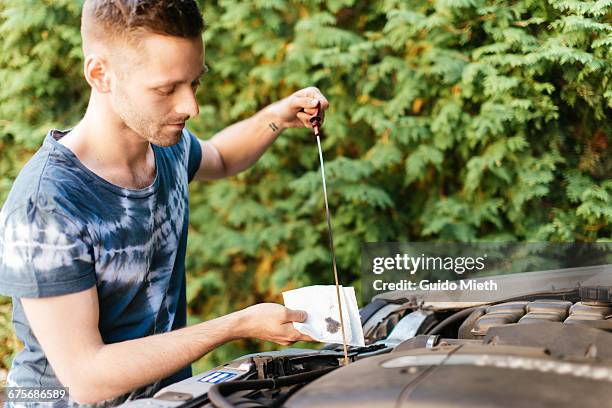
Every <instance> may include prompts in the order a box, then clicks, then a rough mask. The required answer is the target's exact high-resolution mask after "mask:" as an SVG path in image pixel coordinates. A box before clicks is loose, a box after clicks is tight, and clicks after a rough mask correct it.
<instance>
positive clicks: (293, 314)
mask: <svg viewBox="0 0 612 408" xmlns="http://www.w3.org/2000/svg"><path fill="white" fill-rule="evenodd" d="M202 30H203V20H202V16H201V14H200V12H199V10H198V8H197V5H196V4H195V2H194V1H142V0H141V1H128V0H115V1H110V0H106V1H105V0H88V1H86V2H85V4H84V8H83V14H82V21H81V32H82V37H83V50H84V56H85V61H84V74H85V78H86V80H87V82H88V83H89V85H90V86H91V97H90V100H89V105H88V107H87V111H86V113H85V115H84V117H83V119H82V120H81V121H80V123H78V124H77V125H76V126H75V127H74V128H73V129H72V130H70V131H68V132H64V131H59V130H51V131H50V132H49V134H48V135H47V137H46V139H45V141H44V144H43V146H42V147H41V148H40V150H39V151H38V152H37V153H36V154H35V155H34V156H33V158H32V159H31V160H30V161H29V162H28V164H27V165H26V166H25V167H24V169H23V170H22V171H21V173H20V175H19V176H18V178H17V180H16V181H15V184H14V185H13V188H12V190H11V193H10V195H9V197H8V199H7V201H6V203H5V204H4V207H3V208H2V212H1V213H0V254H1V255H0V256H1V258H0V292H2V293H4V294H7V295H10V296H12V297H13V304H14V316H13V322H14V325H15V330H16V333H17V335H18V336H19V338H20V339H21V340H22V341H23V342H24V344H25V349H24V350H22V351H21V352H20V353H19V354H18V355H17V356H16V358H15V360H14V362H13V366H12V368H11V371H10V373H9V376H8V385H9V386H33V387H54V386H55V387H57V386H61V385H63V386H66V387H69V391H70V399H71V400H70V401H68V400H64V401H60V402H59V403H57V404H56V405H57V406H65V405H70V404H74V403H75V402H76V403H80V404H94V403H95V404H97V405H99V406H102V405H107V406H110V405H116V404H117V403H119V402H121V401H124V400H125V399H128V398H129V399H132V398H136V397H141V396H148V395H152V394H153V393H154V392H155V391H156V390H158V389H159V388H161V387H162V386H165V385H167V384H170V383H172V382H174V381H178V380H181V379H184V378H187V377H189V376H190V375H191V371H190V363H191V362H193V361H194V360H197V359H198V358H200V357H201V356H202V355H204V354H205V353H207V352H208V351H210V350H212V349H213V348H215V347H217V346H219V345H221V344H223V343H225V342H227V341H230V340H233V339H240V338H259V339H263V340H267V341H273V342H276V343H279V344H283V345H287V344H291V343H292V342H294V341H297V340H308V339H309V338H308V337H306V336H303V335H301V334H300V333H299V332H297V331H296V330H295V329H293V326H292V322H293V321H303V320H304V319H305V318H306V315H305V312H303V311H293V310H289V309H286V308H285V307H283V306H281V305H277V304H259V305H255V306H251V307H249V308H247V309H244V310H241V311H238V312H235V313H232V314H229V315H227V316H223V317H220V318H217V319H214V320H211V321H207V322H203V323H200V324H197V325H194V326H190V327H185V324H186V300H185V273H184V258H185V245H186V239H187V227H188V191H187V184H188V182H189V181H190V180H191V179H192V178H194V177H195V178H199V179H215V178H220V177H225V176H230V175H233V174H236V173H238V172H240V171H242V170H244V169H246V168H248V167H249V166H251V165H252V164H253V163H255V161H256V160H257V159H258V158H259V157H260V156H261V155H262V154H263V152H264V151H265V150H266V148H267V147H268V146H269V145H270V144H271V143H272V142H273V141H274V140H275V139H276V138H277V137H278V136H279V134H280V133H281V132H282V130H283V129H285V128H288V127H301V126H309V124H308V119H309V118H310V117H311V116H312V115H313V114H314V113H315V112H316V106H317V104H320V105H321V107H322V109H323V110H324V109H325V108H327V106H328V103H327V100H326V99H325V97H324V96H323V95H322V94H321V93H320V92H319V91H318V90H317V89H316V88H307V89H304V90H301V91H298V92H296V93H294V94H293V95H291V96H289V97H287V98H286V99H283V100H281V101H279V102H276V103H274V104H272V105H270V106H268V107H266V108H265V109H263V110H262V111H260V112H258V113H257V114H256V115H254V116H253V117H251V118H249V119H246V120H244V121H242V122H239V123H236V124H234V125H232V126H230V127H228V128H226V129H224V130H223V131H221V132H220V133H218V134H217V135H215V136H214V137H213V138H212V139H211V140H210V141H201V140H198V139H197V138H196V137H195V136H193V135H192V134H191V133H189V132H188V131H187V130H186V129H185V127H184V126H185V122H186V121H187V120H188V119H189V118H191V117H195V116H197V115H198V103H197V101H196V97H195V91H196V88H197V87H198V84H199V78H200V76H201V75H202V73H203V72H204V69H203V67H204V65H203V62H204V47H203V44H202V40H201V32H202Z"/></svg>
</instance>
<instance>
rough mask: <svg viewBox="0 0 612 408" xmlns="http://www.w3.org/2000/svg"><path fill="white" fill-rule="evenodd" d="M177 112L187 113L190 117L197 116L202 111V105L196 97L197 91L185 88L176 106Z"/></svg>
mask: <svg viewBox="0 0 612 408" xmlns="http://www.w3.org/2000/svg"><path fill="white" fill-rule="evenodd" d="M175 110H176V113H178V114H180V115H187V116H189V117H190V118H195V117H196V116H198V114H199V113H200V106H199V105H198V100H197V99H196V95H195V91H194V90H193V89H191V88H189V89H185V90H184V91H183V92H182V94H181V96H180V99H179V104H178V105H177V107H176V109H175Z"/></svg>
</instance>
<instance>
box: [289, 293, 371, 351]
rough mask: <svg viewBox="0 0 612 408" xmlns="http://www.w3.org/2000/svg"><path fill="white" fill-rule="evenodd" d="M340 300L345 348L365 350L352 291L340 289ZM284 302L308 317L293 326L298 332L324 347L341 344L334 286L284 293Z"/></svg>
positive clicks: (357, 309) (340, 329) (355, 300)
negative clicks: (353, 347) (346, 345)
mask: <svg viewBox="0 0 612 408" xmlns="http://www.w3.org/2000/svg"><path fill="white" fill-rule="evenodd" d="M340 299H341V301H342V316H343V318H344V331H345V333H346V342H347V344H348V345H350V346H358V347H363V346H365V341H364V338H363V329H362V327H361V319H360V317H359V308H358V307H357V299H356V298H355V288H353V287H343V286H340ZM283 300H284V302H285V306H286V307H288V308H289V309H294V310H304V311H306V313H308V318H307V319H306V321H304V322H303V323H298V322H293V327H295V329H296V330H297V331H299V332H300V333H303V334H306V335H308V336H310V337H312V338H313V339H315V340H318V341H320V342H323V343H337V344H342V328H341V325H340V311H339V308H338V295H337V293H336V287H335V286H334V285H314V286H306V287H303V288H299V289H294V290H290V291H287V292H283Z"/></svg>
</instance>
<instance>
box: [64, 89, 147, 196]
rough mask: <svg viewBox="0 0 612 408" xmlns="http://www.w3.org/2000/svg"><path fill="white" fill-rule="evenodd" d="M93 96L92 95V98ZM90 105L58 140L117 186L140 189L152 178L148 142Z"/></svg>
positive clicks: (93, 169)
mask: <svg viewBox="0 0 612 408" xmlns="http://www.w3.org/2000/svg"><path fill="white" fill-rule="evenodd" d="M92 99H93V98H92ZM92 112H96V111H95V110H94V106H92V100H90V105H89V107H88V109H87V112H86V113H85V116H84V117H83V119H82V120H81V122H79V124H78V125H77V126H75V127H74V129H73V130H72V131H71V132H69V133H68V134H67V135H66V136H64V137H62V138H61V139H60V140H59V142H60V143H61V144H63V145H65V146H66V147H67V148H68V149H70V150H71V151H72V152H73V153H74V154H75V155H76V156H77V158H78V159H79V160H80V161H81V162H82V163H83V164H84V165H85V166H86V167H87V168H89V169H90V170H91V171H93V172H94V173H96V174H97V175H99V176H100V177H102V178H104V179H105V180H107V181H109V182H111V183H113V184H115V185H118V186H120V187H125V188H130V189H139V188H144V187H146V186H148V185H150V184H151V183H152V182H153V180H154V178H155V156H154V153H153V149H152V147H151V144H150V143H149V142H148V141H146V140H144V139H143V138H141V137H140V136H139V135H137V134H136V133H135V132H134V131H133V130H131V129H130V128H128V127H126V126H125V124H123V123H122V122H120V121H117V120H113V119H111V118H109V116H111V115H101V114H99V112H96V113H97V114H93V113H92Z"/></svg>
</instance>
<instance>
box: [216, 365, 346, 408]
mask: <svg viewBox="0 0 612 408" xmlns="http://www.w3.org/2000/svg"><path fill="white" fill-rule="evenodd" d="M336 368H338V367H328V368H322V369H320V370H316V371H310V372H307V373H301V374H294V375H287V376H285V377H278V378H274V379H272V378H271V379H266V380H238V381H227V382H223V383H220V384H215V385H213V386H212V387H211V388H210V390H209V391H208V399H209V400H210V403H211V404H212V406H213V407H215V408H234V405H232V403H231V402H229V401H228V399H227V398H226V395H229V394H232V393H234V392H237V391H246V390H261V389H266V388H277V387H285V386H288V385H295V384H300V383H303V382H307V381H312V380H314V379H316V378H319V377H320V376H322V375H324V374H327V373H329V372H330V371H333V370H335V369H336Z"/></svg>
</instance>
